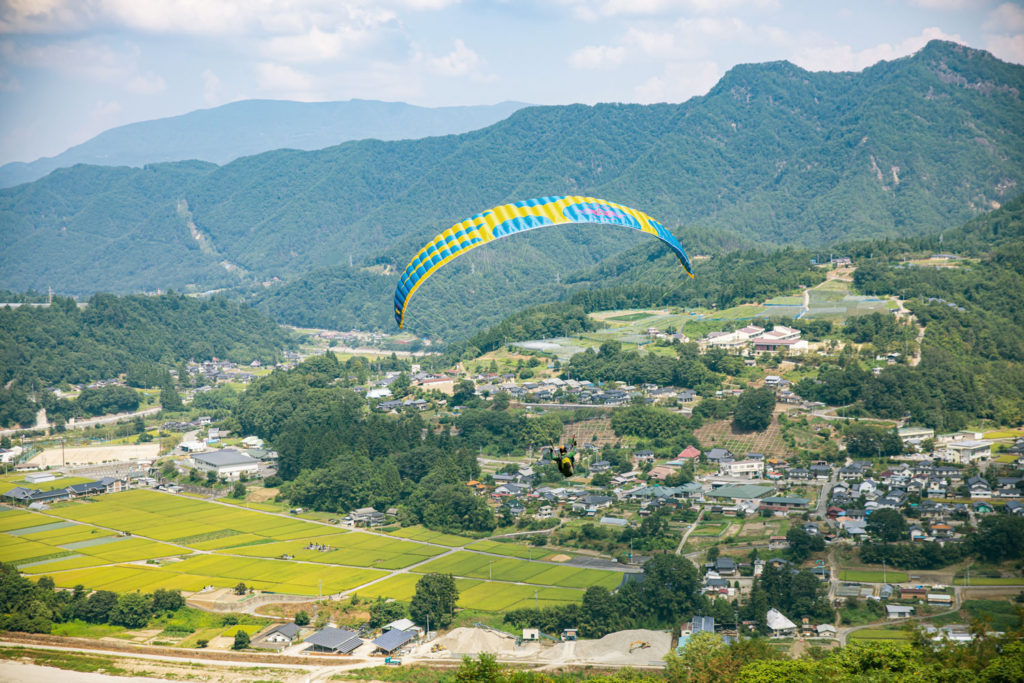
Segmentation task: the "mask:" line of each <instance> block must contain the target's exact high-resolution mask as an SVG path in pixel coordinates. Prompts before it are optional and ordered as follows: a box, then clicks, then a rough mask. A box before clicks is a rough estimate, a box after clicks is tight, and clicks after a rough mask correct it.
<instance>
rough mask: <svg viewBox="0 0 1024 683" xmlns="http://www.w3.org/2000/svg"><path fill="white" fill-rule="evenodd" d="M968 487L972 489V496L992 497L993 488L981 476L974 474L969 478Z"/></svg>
mask: <svg viewBox="0 0 1024 683" xmlns="http://www.w3.org/2000/svg"><path fill="white" fill-rule="evenodd" d="M967 487H968V488H969V489H970V490H971V498H991V497H992V488H991V487H990V486H989V485H988V482H987V481H985V479H983V478H982V477H980V476H977V475H975V476H973V477H971V478H970V479H968V480H967Z"/></svg>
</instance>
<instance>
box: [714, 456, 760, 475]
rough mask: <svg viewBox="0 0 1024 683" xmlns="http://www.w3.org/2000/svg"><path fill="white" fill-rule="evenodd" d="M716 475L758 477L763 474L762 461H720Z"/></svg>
mask: <svg viewBox="0 0 1024 683" xmlns="http://www.w3.org/2000/svg"><path fill="white" fill-rule="evenodd" d="M718 473H719V474H720V475H722V476H723V477H760V476H762V475H763V474H764V461H763V460H749V459H748V460H721V461H719V463H718Z"/></svg>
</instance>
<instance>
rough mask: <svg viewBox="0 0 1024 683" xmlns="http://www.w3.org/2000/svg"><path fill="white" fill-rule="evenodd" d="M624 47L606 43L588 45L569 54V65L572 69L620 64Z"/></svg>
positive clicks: (624, 52)
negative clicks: (611, 45)
mask: <svg viewBox="0 0 1024 683" xmlns="http://www.w3.org/2000/svg"><path fill="white" fill-rule="evenodd" d="M625 56H626V49H625V48H622V47H608V46H607V45H590V46H587V47H584V48H580V49H579V50H576V51H575V52H573V53H572V54H571V55H569V66H571V67H572V68H574V69H603V68H606V67H611V66H618V65H619V64H622V60H623V59H624V58H625Z"/></svg>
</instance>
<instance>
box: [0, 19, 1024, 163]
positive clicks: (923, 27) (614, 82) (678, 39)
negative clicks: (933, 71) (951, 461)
mask: <svg viewBox="0 0 1024 683" xmlns="http://www.w3.org/2000/svg"><path fill="white" fill-rule="evenodd" d="M932 38H943V39H948V40H955V41H957V42H960V43H964V44H967V45H970V46H971V47H976V48H982V49H986V50H989V51H991V52H992V53H993V54H995V55H996V56H997V57H999V58H1000V59H1003V60H1006V61H1011V62H1015V63H1024V0H1015V1H1011V2H1005V1H999V0H996V1H993V2H988V1H986V0H857V1H856V2H853V1H851V2H831V1H829V0H817V1H813V0H812V1H791V0H0V163H6V162H9V161H31V160H34V159H36V158H38V157H40V156H50V155H54V154H57V153H59V152H61V151H63V150H65V149H66V148H68V147H70V146H71V145H74V144H77V143H80V142H83V141H85V140H87V139H89V138H90V137H93V136H94V135H96V134H98V133H100V132H102V131H103V130H106V129H108V128H112V127H114V126H118V125H123V124H126V123H131V122H134V121H141V120H147V119H154V118H160V117H165V116H174V115H177V114H183V113H186V112H189V111H193V110H195V109H202V108H207V107H213V106H217V105H220V104H226V103H228V102H232V101H235V100H240V99H251V98H266V99H294V100H304V101H328V100H346V99H351V98H363V99H380V100H392V101H404V102H410V103H413V104H419V105H424V106H442V105H456V104H459V105H461V104H492V103H495V102H499V101H502V100H517V101H522V102H530V103H535V104H567V103H572V102H582V103H587V104H592V103H595V102H613V101H617V102H640V103H650V102H681V101H685V100H687V99H689V98H690V97H693V96H695V95H701V94H704V93H705V92H707V90H708V89H709V88H710V87H711V86H712V85H713V84H714V83H715V82H716V81H717V80H718V79H719V78H720V77H721V76H722V74H724V73H725V72H726V71H727V70H728V69H729V68H730V67H732V66H734V65H735V64H739V63H745V62H763V61H772V60H780V59H788V60H790V61H792V62H794V63H796V64H798V65H799V66H802V67H804V68H806V69H810V70H814V71H820V70H830V71H849V70H860V69H863V68H864V67H866V66H868V65H870V64H873V63H875V62H877V61H879V60H882V59H893V58H897V57H902V56H905V55H908V54H911V53H913V52H914V51H916V50H917V49H919V48H920V47H922V46H923V45H924V44H925V43H926V42H927V41H928V40H930V39H932Z"/></svg>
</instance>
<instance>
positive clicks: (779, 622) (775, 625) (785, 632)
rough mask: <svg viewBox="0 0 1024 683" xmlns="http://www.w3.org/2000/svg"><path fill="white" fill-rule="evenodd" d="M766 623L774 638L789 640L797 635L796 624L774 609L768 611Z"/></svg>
mask: <svg viewBox="0 0 1024 683" xmlns="http://www.w3.org/2000/svg"><path fill="white" fill-rule="evenodd" d="M766 622H767V624H768V628H769V630H771V632H772V637H773V638H787V637H791V636H793V635H795V634H796V624H794V623H793V622H792V621H790V620H789V619H787V618H786V615H784V614H783V613H782V612H780V611H779V610H777V609H775V608H774V607H773V608H771V609H770V610H768V614H767V617H766Z"/></svg>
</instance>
